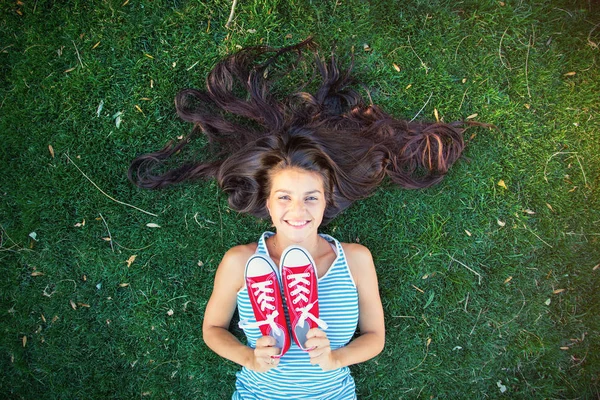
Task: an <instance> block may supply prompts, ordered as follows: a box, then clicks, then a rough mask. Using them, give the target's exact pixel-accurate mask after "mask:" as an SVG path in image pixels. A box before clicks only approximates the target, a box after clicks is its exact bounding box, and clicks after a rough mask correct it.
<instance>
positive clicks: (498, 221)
mask: <svg viewBox="0 0 600 400" xmlns="http://www.w3.org/2000/svg"><path fill="white" fill-rule="evenodd" d="M496 222H497V223H498V225H500V226H505V225H506V222H504V221H500V220H499V219H498V220H496Z"/></svg>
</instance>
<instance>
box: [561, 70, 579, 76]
mask: <svg viewBox="0 0 600 400" xmlns="http://www.w3.org/2000/svg"><path fill="white" fill-rule="evenodd" d="M576 74H577V72H575V71H571V72H567V73H566V74H564V76H573V75H576Z"/></svg>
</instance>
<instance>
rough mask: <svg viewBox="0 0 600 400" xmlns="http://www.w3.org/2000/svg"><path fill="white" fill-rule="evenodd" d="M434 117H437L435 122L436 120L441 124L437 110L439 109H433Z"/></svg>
mask: <svg viewBox="0 0 600 400" xmlns="http://www.w3.org/2000/svg"><path fill="white" fill-rule="evenodd" d="M433 115H434V116H435V120H436V121H437V122H440V114H439V113H438V110H437V108H434V109H433Z"/></svg>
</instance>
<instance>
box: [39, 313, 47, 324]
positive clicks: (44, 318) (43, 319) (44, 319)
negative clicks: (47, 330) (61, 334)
mask: <svg viewBox="0 0 600 400" xmlns="http://www.w3.org/2000/svg"><path fill="white" fill-rule="evenodd" d="M40 316H41V317H42V321H44V323H46V317H44V314H40Z"/></svg>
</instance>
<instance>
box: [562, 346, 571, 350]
mask: <svg viewBox="0 0 600 400" xmlns="http://www.w3.org/2000/svg"><path fill="white" fill-rule="evenodd" d="M560 349H561V350H569V348H568V347H567V346H562V347H561V348H560Z"/></svg>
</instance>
